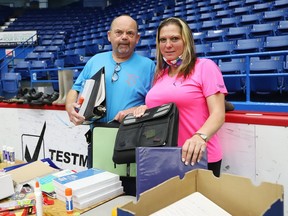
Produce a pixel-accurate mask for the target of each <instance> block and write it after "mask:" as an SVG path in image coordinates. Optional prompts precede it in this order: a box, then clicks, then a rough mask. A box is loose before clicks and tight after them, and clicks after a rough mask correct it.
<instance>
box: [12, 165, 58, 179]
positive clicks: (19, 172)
mask: <svg viewBox="0 0 288 216" xmlns="http://www.w3.org/2000/svg"><path fill="white" fill-rule="evenodd" d="M57 171H58V170H57V169H55V168H53V167H51V166H49V164H47V163H45V162H42V161H40V160H38V161H34V162H31V163H28V164H26V165H25V166H21V167H19V168H17V169H13V170H11V171H8V172H7V173H9V174H10V175H11V176H12V179H13V181H14V182H16V183H17V184H22V183H25V182H28V181H31V180H33V179H35V178H37V177H42V176H45V175H48V174H51V173H53V172H57Z"/></svg>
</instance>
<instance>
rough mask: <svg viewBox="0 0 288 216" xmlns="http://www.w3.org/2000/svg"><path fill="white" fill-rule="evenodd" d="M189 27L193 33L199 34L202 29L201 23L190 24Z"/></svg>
mask: <svg viewBox="0 0 288 216" xmlns="http://www.w3.org/2000/svg"><path fill="white" fill-rule="evenodd" d="M188 25H189V28H190V29H191V31H192V32H199V31H200V29H201V27H202V24H201V23H200V22H194V23H188Z"/></svg>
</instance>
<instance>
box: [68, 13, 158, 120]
mask: <svg viewBox="0 0 288 216" xmlns="http://www.w3.org/2000/svg"><path fill="white" fill-rule="evenodd" d="M139 39H140V35H139V34H138V25H137V22H136V21H135V20H134V19H132V18H131V17H130V16H128V15H121V16H119V17H117V18H115V19H114V20H113V21H112V23H111V27H110V30H109V31H108V40H109V41H110V42H111V45H112V52H111V51H109V52H104V53H99V54H96V55H95V56H93V57H92V58H91V59H90V60H89V61H88V62H87V64H86V65H85V67H84V69H83V71H82V72H81V74H80V75H79V77H78V78H77V80H76V82H75V83H74V85H73V86H72V89H71V90H70V91H69V93H68V95H67V98H66V111H67V112H68V115H69V118H70V121H71V122H72V123H74V124H75V125H80V124H82V123H83V121H84V117H83V116H81V115H79V114H78V113H77V112H76V110H75V109H76V108H79V107H80V105H79V104H77V102H76V101H77V98H78V95H79V92H81V87H82V84H83V82H85V80H87V79H89V78H91V77H92V76H93V75H94V74H95V73H96V72H97V71H98V70H99V69H101V68H102V67H103V66H104V67H105V77H106V106H107V114H106V117H105V118H103V119H101V120H100V121H101V122H108V121H111V120H113V119H115V120H118V121H121V120H122V119H123V117H124V116H125V115H127V114H128V113H132V112H133V110H134V107H137V106H139V105H141V104H144V101H145V96H146V93H147V91H148V90H149V89H150V87H151V83H152V79H153V75H154V69H155V64H154V62H153V61H152V60H151V59H148V58H145V57H142V56H139V55H137V54H136V53H134V49H135V47H136V44H137V43H138V41H139Z"/></svg>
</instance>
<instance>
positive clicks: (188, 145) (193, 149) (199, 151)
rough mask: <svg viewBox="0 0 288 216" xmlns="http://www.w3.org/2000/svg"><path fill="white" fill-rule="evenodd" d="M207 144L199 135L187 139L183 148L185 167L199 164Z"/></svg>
mask: <svg viewBox="0 0 288 216" xmlns="http://www.w3.org/2000/svg"><path fill="white" fill-rule="evenodd" d="M206 145H207V144H206V142H205V141H204V140H203V139H202V138H201V137H200V136H199V135H197V134H195V135H193V136H192V137H191V138H190V139H187V140H186V141H185V143H184V145H183V146H182V162H183V163H185V165H188V164H191V165H192V166H193V165H194V164H195V163H199V162H200V160H201V158H202V156H203V154H204V153H205V151H206Z"/></svg>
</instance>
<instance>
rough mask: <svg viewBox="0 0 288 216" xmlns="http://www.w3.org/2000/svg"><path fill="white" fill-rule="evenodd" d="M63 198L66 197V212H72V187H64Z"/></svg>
mask: <svg viewBox="0 0 288 216" xmlns="http://www.w3.org/2000/svg"><path fill="white" fill-rule="evenodd" d="M65 199H66V212H67V214H72V213H73V199H72V188H66V189H65Z"/></svg>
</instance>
